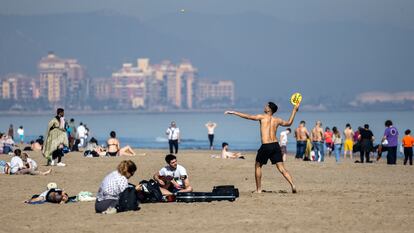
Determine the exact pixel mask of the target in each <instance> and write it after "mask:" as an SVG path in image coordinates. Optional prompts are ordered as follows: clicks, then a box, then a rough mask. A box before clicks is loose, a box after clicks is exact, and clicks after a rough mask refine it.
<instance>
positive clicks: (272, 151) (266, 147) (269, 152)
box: [256, 142, 283, 165]
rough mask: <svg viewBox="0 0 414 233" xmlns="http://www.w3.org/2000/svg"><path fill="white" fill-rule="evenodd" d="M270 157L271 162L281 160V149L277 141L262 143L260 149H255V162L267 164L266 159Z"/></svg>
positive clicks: (274, 162)
mask: <svg viewBox="0 0 414 233" xmlns="http://www.w3.org/2000/svg"><path fill="white" fill-rule="evenodd" d="M269 159H270V162H272V164H276V163H279V162H283V158H282V151H281V150H280V146H279V143H278V142H273V143H268V144H262V146H261V147H260V149H259V150H258V151H257V156H256V162H259V163H260V164H262V165H263V164H267V160H269Z"/></svg>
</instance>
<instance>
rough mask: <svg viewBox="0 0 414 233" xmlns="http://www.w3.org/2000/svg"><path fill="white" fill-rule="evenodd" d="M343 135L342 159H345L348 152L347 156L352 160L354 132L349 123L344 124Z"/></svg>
mask: <svg viewBox="0 0 414 233" xmlns="http://www.w3.org/2000/svg"><path fill="white" fill-rule="evenodd" d="M344 135H345V143H344V159H345V158H346V154H347V152H349V156H350V158H351V159H352V150H353V147H354V131H353V130H352V127H351V125H350V124H349V123H348V124H346V128H345V130H344Z"/></svg>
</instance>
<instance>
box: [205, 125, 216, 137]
mask: <svg viewBox="0 0 414 233" xmlns="http://www.w3.org/2000/svg"><path fill="white" fill-rule="evenodd" d="M216 126H217V125H216V123H213V124H212V125H210V124H206V127H207V132H208V134H209V135H213V134H214V129H215V128H216Z"/></svg>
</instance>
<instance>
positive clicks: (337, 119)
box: [0, 111, 414, 152]
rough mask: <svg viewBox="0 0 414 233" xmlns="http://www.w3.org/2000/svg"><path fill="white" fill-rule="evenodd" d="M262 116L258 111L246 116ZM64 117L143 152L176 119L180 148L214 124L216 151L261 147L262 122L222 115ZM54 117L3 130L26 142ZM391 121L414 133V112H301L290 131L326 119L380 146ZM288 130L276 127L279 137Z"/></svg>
mask: <svg viewBox="0 0 414 233" xmlns="http://www.w3.org/2000/svg"><path fill="white" fill-rule="evenodd" d="M246 113H249V114H258V113H260V112H246ZM65 114H66V115H65V118H66V119H70V118H74V119H75V123H76V124H79V123H80V122H83V123H84V124H86V125H87V127H88V128H89V130H90V134H89V135H90V137H95V138H96V139H97V140H98V143H99V144H103V145H104V144H105V142H106V139H107V138H108V137H109V132H110V131H112V130H113V131H115V132H116V133H117V137H118V138H119V139H120V142H121V146H124V145H130V146H131V147H134V148H137V149H140V148H146V149H166V150H167V148H168V140H167V138H166V135H165V131H166V129H167V128H168V126H169V124H170V122H171V121H173V120H174V121H176V122H177V126H178V127H179V128H180V132H181V138H182V140H181V143H180V148H181V149H208V148H209V143H208V138H207V129H206V127H205V124H206V123H207V122H208V121H213V122H216V124H217V128H216V129H215V139H214V147H215V149H220V147H221V143H222V142H227V143H228V144H229V146H230V150H232V151H254V150H257V149H258V148H259V147H260V144H261V142H260V132H259V123H258V122H256V121H251V120H246V119H242V118H239V117H236V116H234V115H225V114H224V113H221V112H220V113H217V112H215V113H204V112H203V113H195V112H191V113H184V112H180V113H122V114H114V113H110V114H109V113H103V114H96V113H95V114H76V115H75V114H72V115H71V113H70V111H67V112H66V113H65ZM277 116H279V117H281V118H282V119H286V120H287V119H288V118H289V116H290V113H288V112H286V113H280V114H277ZM52 117H53V115H46V114H41V115H39V114H36V115H32V116H30V115H28V114H24V115H21V114H20V115H2V116H0V131H1V132H7V129H8V127H9V125H10V124H13V126H14V130H15V131H16V130H17V128H18V127H19V126H23V127H24V130H25V141H26V142H27V143H28V142H30V140H34V139H35V138H37V137H38V136H39V135H44V134H45V132H46V128H47V124H48V121H49V120H50V119H51V118H52ZM388 119H390V120H392V121H393V123H394V126H396V127H397V129H398V130H399V135H400V141H401V139H402V137H403V135H404V131H405V130H406V129H411V130H413V131H414V111H399V112H301V111H299V112H298V113H297V115H296V118H295V120H294V123H293V124H292V126H291V128H292V132H293V131H294V129H295V128H296V127H297V126H298V124H299V122H300V121H301V120H304V121H306V126H307V128H308V129H309V130H310V129H311V128H312V127H313V126H314V125H315V122H316V121H317V120H320V121H322V124H323V127H330V128H331V129H332V127H333V126H336V127H338V129H339V130H340V131H343V129H344V128H345V125H346V124H347V123H350V124H351V126H352V127H353V128H354V129H357V128H358V126H363V125H364V124H369V125H370V128H371V130H372V131H373V133H374V136H375V138H376V139H375V143H379V141H380V139H381V137H382V135H383V133H384V129H385V126H384V122H385V121H386V120H388ZM284 129H285V127H280V128H279V129H278V132H277V134H278V136H279V134H280V132H281V131H282V130H284ZM15 137H17V134H15ZM295 150H296V142H295V139H294V137H293V133H292V134H290V135H289V137H288V151H290V152H294V151H295Z"/></svg>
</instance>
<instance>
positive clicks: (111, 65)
mask: <svg viewBox="0 0 414 233" xmlns="http://www.w3.org/2000/svg"><path fill="white" fill-rule="evenodd" d="M413 41H414V31H413V30H409V29H402V28H392V27H389V26H381V25H366V24H365V25H363V24H359V23H356V22H355V23H354V22H319V23H309V24H294V23H289V22H283V21H279V20H278V19H276V18H274V17H270V16H266V15H262V14H259V13H255V12H246V13H242V14H237V15H203V14H195V13H187V12H185V13H182V12H181V13H180V12H177V13H176V14H170V15H164V16H163V17H160V18H157V19H153V20H151V21H144V22H143V21H140V20H138V19H137V18H132V17H126V16H122V15H118V14H116V13H108V12H92V13H73V14H69V13H68V14H56V15H35V16H13V15H0V75H2V74H6V73H9V72H23V73H27V74H32V75H34V74H36V65H37V62H38V61H39V59H40V57H42V56H45V55H46V54H47V52H48V51H54V52H55V53H56V54H57V55H58V56H60V57H63V58H76V59H78V60H79V62H80V63H81V64H83V65H85V66H86V67H87V70H88V74H89V75H90V76H91V77H98V76H105V77H107V76H111V73H112V72H114V71H116V70H118V69H119V68H120V67H121V64H122V63H123V62H133V63H134V62H135V61H136V59H137V58H138V57H149V58H150V59H151V61H152V62H153V63H158V62H160V61H162V60H164V59H170V60H172V61H173V62H179V61H180V60H181V59H189V60H190V61H191V62H192V63H193V65H195V66H196V67H198V68H199V76H200V77H204V78H211V79H213V80H214V79H231V80H234V81H235V82H236V90H237V95H238V96H239V97H244V98H258V99H282V100H284V99H285V100H286V101H287V99H288V97H289V96H290V94H291V93H293V92H296V91H300V92H302V93H303V94H304V96H306V97H307V98H306V99H305V100H304V101H309V102H310V103H318V102H319V99H325V98H332V99H333V100H343V99H344V98H345V99H348V100H352V99H353V97H354V96H355V95H357V94H358V93H360V92H365V91H406V90H408V91H409V90H413V88H412V85H410V87H408V86H407V85H406V84H407V81H408V80H413V78H414V77H413V76H414V44H413Z"/></svg>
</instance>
